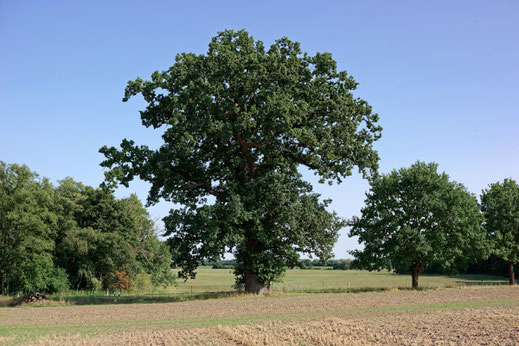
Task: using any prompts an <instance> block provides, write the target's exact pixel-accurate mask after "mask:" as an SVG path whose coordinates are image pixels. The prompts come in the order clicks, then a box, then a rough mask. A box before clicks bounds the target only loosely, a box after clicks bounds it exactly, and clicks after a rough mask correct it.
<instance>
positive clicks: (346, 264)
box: [200, 259, 352, 270]
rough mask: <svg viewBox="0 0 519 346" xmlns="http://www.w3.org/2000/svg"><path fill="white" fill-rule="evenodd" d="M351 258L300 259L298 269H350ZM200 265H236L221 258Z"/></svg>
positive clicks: (233, 261)
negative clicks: (323, 260)
mask: <svg viewBox="0 0 519 346" xmlns="http://www.w3.org/2000/svg"><path fill="white" fill-rule="evenodd" d="M351 262H352V260H351V259H337V260H328V261H326V262H322V261H321V260H319V259H314V260H311V259H302V260H300V264H299V268H300V269H313V268H315V269H320V268H322V267H327V268H331V269H333V270H347V269H350V265H351ZM200 265H206V266H211V267H212V268H213V269H232V268H233V267H234V266H235V265H236V261H235V260H222V261H218V262H205V263H200Z"/></svg>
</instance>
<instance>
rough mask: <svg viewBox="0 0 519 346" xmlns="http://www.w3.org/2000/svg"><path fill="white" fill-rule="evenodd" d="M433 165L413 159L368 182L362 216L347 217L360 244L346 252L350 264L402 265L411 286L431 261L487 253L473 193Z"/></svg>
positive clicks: (462, 259)
mask: <svg viewBox="0 0 519 346" xmlns="http://www.w3.org/2000/svg"><path fill="white" fill-rule="evenodd" d="M437 168H438V165H437V164H436V163H429V164H426V163H424V162H419V161H418V162H416V163H414V164H413V165H411V167H410V168H401V169H399V170H398V171H397V170H393V171H392V172H391V173H389V174H385V175H381V176H380V177H378V178H377V179H376V180H374V181H373V182H371V188H370V191H369V192H368V193H366V201H365V203H366V206H365V207H364V208H362V210H361V213H362V216H361V217H360V218H359V217H354V218H352V219H351V220H350V221H349V224H350V226H351V227H352V229H351V231H350V237H351V236H358V237H359V243H361V244H364V245H365V247H364V249H363V250H362V251H359V250H355V251H352V252H351V253H352V254H353V255H354V256H355V261H354V262H355V263H354V264H355V265H356V266H358V267H361V268H365V269H368V270H380V269H388V270H392V269H395V268H399V269H400V270H402V269H403V270H405V271H407V272H408V273H410V274H411V276H412V287H413V288H417V287H418V276H419V275H420V274H421V273H422V272H423V271H424V270H425V269H426V268H427V266H428V265H429V264H431V263H432V262H436V263H439V264H440V265H442V266H443V267H445V268H449V267H453V265H454V264H457V265H459V264H460V263H468V262H470V261H473V260H475V259H478V258H485V256H488V254H489V252H490V246H489V243H488V241H487V239H486V234H485V232H484V230H483V228H482V226H481V224H482V222H483V215H482V214H481V212H480V209H479V206H478V203H477V200H476V198H475V196H473V195H472V194H470V193H469V192H468V191H467V190H466V189H465V187H464V186H463V185H462V184H459V183H456V182H454V181H450V180H449V176H448V175H447V174H446V173H445V172H443V173H438V172H437Z"/></svg>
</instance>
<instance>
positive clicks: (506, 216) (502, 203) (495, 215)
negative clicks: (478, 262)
mask: <svg viewBox="0 0 519 346" xmlns="http://www.w3.org/2000/svg"><path fill="white" fill-rule="evenodd" d="M481 207H482V210H483V213H484V214H485V228H486V230H487V232H488V234H489V236H490V238H491V240H492V245H493V252H494V254H495V255H496V256H498V257H499V258H502V259H503V260H505V261H506V262H507V263H508V264H509V266H510V267H509V268H510V269H509V275H510V283H514V272H513V265H514V264H515V263H517V262H519V185H518V184H517V182H516V181H515V180H512V179H505V180H504V181H503V182H502V183H499V182H497V183H494V184H490V188H489V189H485V190H483V194H482V195H481Z"/></svg>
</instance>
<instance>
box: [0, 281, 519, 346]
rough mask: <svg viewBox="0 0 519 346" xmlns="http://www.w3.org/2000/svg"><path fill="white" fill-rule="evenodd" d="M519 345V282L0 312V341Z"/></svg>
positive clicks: (45, 342) (26, 342) (183, 343)
mask: <svg viewBox="0 0 519 346" xmlns="http://www.w3.org/2000/svg"><path fill="white" fill-rule="evenodd" d="M17 343H25V344H38V345H39V344H42V345H43V344H85V345H90V344H94V345H110V344H114V345H115V344H117V345H120V344H135V345H137V344H157V345H171V344H173V345H176V344H178V345H185V344H202V345H206V344H213V345H264V344H271V345H282V344H286V345H300V344H305V345H314V344H326V345H344V344H452V343H455V344H499V345H513V344H519V287H517V286H516V287H492V288H465V289H442V290H435V291H418V292H414V291H395V292H384V293H357V294H351V293H349V294H348V293H346V294H305V295H276V296H269V297H254V296H242V297H237V298H228V299H217V300H206V301H189V302H179V303H157V304H127V305H115V304H114V305H97V306H61V307H18V308H3V309H0V344H17Z"/></svg>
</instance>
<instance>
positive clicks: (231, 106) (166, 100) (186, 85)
mask: <svg viewBox="0 0 519 346" xmlns="http://www.w3.org/2000/svg"><path fill="white" fill-rule="evenodd" d="M356 86H357V83H356V82H355V80H354V79H353V78H352V77H351V76H348V75H347V73H346V72H345V71H337V66H336V62H335V61H334V60H333V59H332V57H331V54H329V53H317V54H316V55H315V56H310V55H308V54H306V53H304V54H303V53H302V51H301V49H300V47H299V43H297V42H292V41H290V40H288V39H287V38H282V39H280V40H277V41H276V43H275V44H273V45H272V46H271V47H270V49H268V50H266V49H265V47H264V45H263V43H262V42H261V41H254V39H253V38H252V37H251V36H249V34H248V33H247V32H246V31H244V30H241V31H238V32H233V31H224V32H221V33H219V34H218V36H216V37H215V38H213V40H212V41H211V42H210V44H209V50H208V52H207V54H205V55H195V54H190V53H183V54H179V55H177V57H176V62H175V64H174V65H173V66H172V67H170V68H169V69H168V70H166V71H163V72H158V71H156V72H154V73H153V74H152V76H151V80H150V81H143V80H142V79H140V78H137V79H136V80H135V81H130V82H129V83H128V86H127V88H126V91H125V97H124V101H127V100H128V99H129V98H130V97H132V96H135V95H138V94H141V95H142V96H143V97H144V100H145V101H146V102H147V107H146V109H145V110H144V111H142V112H141V119H142V122H143V125H145V126H146V127H153V128H160V129H162V130H163V131H164V133H163V135H162V138H163V140H164V144H163V145H162V146H161V147H160V148H159V149H158V150H152V149H150V148H148V147H147V146H136V145H135V144H134V142H133V141H131V140H126V139H125V140H123V141H122V143H121V148H120V149H117V148H114V147H111V148H108V147H103V148H101V149H100V152H101V153H103V154H104V155H105V156H106V160H105V161H104V162H103V163H102V164H101V165H102V166H104V167H108V168H109V169H110V170H109V171H107V172H106V182H107V185H109V186H115V184H116V183H120V184H123V185H125V186H128V184H129V182H130V181H132V180H133V179H134V177H139V178H140V179H143V180H145V181H147V182H149V183H151V184H152V187H151V189H150V192H149V196H148V203H150V204H153V203H155V202H157V201H158V200H159V199H161V198H163V199H165V200H167V201H171V202H173V203H178V204H179V205H181V206H182V208H180V209H175V210H171V212H170V215H169V216H168V217H166V218H165V219H164V222H165V225H166V235H169V236H170V237H171V238H170V240H169V244H170V245H171V246H172V248H173V251H174V254H175V261H176V264H177V265H179V266H181V267H182V271H181V272H180V276H182V277H185V278H187V277H194V275H195V270H196V268H197V266H198V263H200V262H202V261H204V260H209V261H218V260H219V259H220V258H221V257H222V256H223V254H224V253H225V252H232V253H234V255H235V258H236V260H237V265H236V267H235V272H236V276H237V284H238V285H241V284H244V283H245V284H246V286H247V287H246V289H247V290H249V291H251V290H255V288H254V287H253V286H257V287H261V286H268V285H269V283H270V282H271V281H274V280H276V279H277V278H279V277H280V276H281V275H282V273H283V272H284V270H285V268H287V267H293V266H295V265H297V264H298V258H299V256H298V253H307V254H311V253H313V254H316V255H317V256H318V257H322V258H323V259H327V258H329V257H330V255H331V249H332V246H333V244H334V242H335V241H336V238H337V233H338V230H339V229H340V228H341V227H342V226H343V222H342V220H340V219H339V218H338V217H337V216H336V215H335V214H334V213H330V212H328V211H327V210H326V206H327V205H328V201H325V202H321V201H320V200H319V196H318V195H317V194H314V193H312V187H311V185H310V184H308V183H306V182H304V181H303V180H302V176H301V174H300V173H299V171H298V167H299V166H300V165H303V166H306V167H307V168H309V169H310V170H312V171H314V172H315V173H316V174H317V175H319V176H320V178H321V181H322V182H324V181H328V182H329V183H330V184H331V183H332V182H333V181H337V182H340V181H341V180H342V179H343V178H344V177H346V176H349V175H350V174H351V173H352V170H353V168H354V167H355V166H356V167H358V168H359V170H360V172H362V173H363V175H364V176H365V177H370V176H372V175H373V174H374V173H375V172H376V170H377V167H378V155H377V152H376V151H375V150H373V142H374V141H376V140H377V139H378V138H379V137H380V133H381V127H380V126H378V125H377V124H376V123H377V121H378V115H377V114H374V113H372V109H371V107H370V106H369V105H368V104H367V102H366V101H364V100H361V99H358V98H354V97H353V94H352V93H351V91H352V90H354V89H355V88H356Z"/></svg>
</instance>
